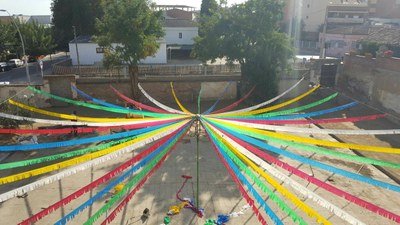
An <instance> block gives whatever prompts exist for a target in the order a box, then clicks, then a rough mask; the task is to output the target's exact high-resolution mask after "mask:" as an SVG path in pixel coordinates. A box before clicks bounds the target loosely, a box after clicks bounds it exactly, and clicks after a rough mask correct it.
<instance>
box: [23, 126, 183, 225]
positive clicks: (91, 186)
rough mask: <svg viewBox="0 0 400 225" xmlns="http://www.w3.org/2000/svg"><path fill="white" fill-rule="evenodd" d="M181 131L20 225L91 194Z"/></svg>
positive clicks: (170, 135) (26, 224) (25, 224)
mask: <svg viewBox="0 0 400 225" xmlns="http://www.w3.org/2000/svg"><path fill="white" fill-rule="evenodd" d="M178 131H179V130H175V131H174V132H172V133H171V134H169V135H168V136H166V137H164V138H163V139H162V140H160V141H159V142H157V143H155V144H153V145H152V146H151V147H149V148H147V149H146V150H145V151H143V152H141V153H139V154H138V155H136V156H134V157H133V158H132V159H130V160H128V161H126V162H125V163H123V164H121V165H119V166H118V167H117V168H115V169H113V170H111V171H110V172H108V173H107V174H105V175H103V176H102V177H100V178H98V179H96V180H95V181H93V182H92V183H90V184H88V185H86V186H85V187H83V188H81V189H79V190H77V191H75V192H74V193H72V194H70V195H68V196H67V197H65V198H63V199H62V200H60V201H58V202H56V203H54V204H53V205H51V206H49V207H47V208H46V209H43V210H42V211H40V212H38V213H36V214H35V215H33V216H31V217H29V218H28V219H26V220H24V221H23V222H21V223H20V225H28V224H31V223H35V222H37V221H39V220H41V219H43V218H44V217H45V216H47V215H48V214H49V213H51V212H53V211H55V210H57V209H58V208H60V207H62V206H65V205H67V204H69V203H70V202H71V201H73V200H75V199H77V198H78V197H80V196H82V195H83V194H85V193H87V192H89V191H90V190H93V189H94V188H96V187H98V186H99V185H101V184H103V183H105V182H107V181H109V180H110V179H112V178H113V177H115V176H116V175H117V174H119V173H121V172H122V171H124V170H126V169H127V168H128V167H130V166H132V165H133V164H134V163H136V162H138V161H140V160H142V159H143V158H144V157H145V156H147V155H149V154H150V153H151V152H153V151H154V150H155V149H156V148H158V147H159V146H161V145H162V144H164V143H166V142H167V140H168V139H170V138H172V137H173V136H174V135H175V134H176V133H177V132H178Z"/></svg>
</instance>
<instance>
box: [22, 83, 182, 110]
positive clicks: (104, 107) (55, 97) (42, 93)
mask: <svg viewBox="0 0 400 225" xmlns="http://www.w3.org/2000/svg"><path fill="white" fill-rule="evenodd" d="M29 90H31V91H33V92H36V93H38V94H41V95H44V96H47V97H49V98H53V99H56V100H59V101H63V102H67V103H71V104H74V105H79V106H84V107H87V108H92V109H98V110H103V111H108V112H114V113H122V114H127V113H135V114H137V115H141V116H149V117H171V116H174V115H171V114H161V113H153V112H143V111H140V110H133V109H125V108H122V109H115V108H110V107H106V106H99V105H95V104H89V103H85V102H79V101H74V100H71V99H67V98H63V97H60V96H56V95H53V94H50V93H47V92H43V91H40V90H38V89H36V88H33V87H29Z"/></svg>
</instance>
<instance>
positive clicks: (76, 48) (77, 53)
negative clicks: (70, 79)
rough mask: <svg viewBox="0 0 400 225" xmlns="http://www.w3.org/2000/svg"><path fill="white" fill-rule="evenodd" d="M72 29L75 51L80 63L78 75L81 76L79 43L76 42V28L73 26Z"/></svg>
mask: <svg viewBox="0 0 400 225" xmlns="http://www.w3.org/2000/svg"><path fill="white" fill-rule="evenodd" d="M72 28H73V29H74V42H75V50H76V60H77V61H78V75H80V73H81V63H80V61H79V52H78V43H77V40H76V27H75V26H72Z"/></svg>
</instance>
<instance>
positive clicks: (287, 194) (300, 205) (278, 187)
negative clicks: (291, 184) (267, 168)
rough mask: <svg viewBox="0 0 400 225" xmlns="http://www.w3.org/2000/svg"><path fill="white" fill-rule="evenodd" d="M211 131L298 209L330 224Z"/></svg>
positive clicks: (319, 221)
mask: <svg viewBox="0 0 400 225" xmlns="http://www.w3.org/2000/svg"><path fill="white" fill-rule="evenodd" d="M212 132H213V133H214V134H215V135H216V136H217V137H218V138H219V139H220V140H221V141H222V142H223V143H224V144H225V145H226V146H227V147H228V148H229V150H230V151H232V152H233V153H234V154H235V155H236V156H237V157H238V158H240V159H241V160H242V161H243V162H244V163H245V164H246V165H247V166H250V167H251V168H252V169H253V170H254V171H256V172H257V173H258V174H259V175H261V176H262V177H263V178H264V179H265V180H266V181H267V182H268V183H270V184H271V185H272V187H274V188H275V189H276V190H278V191H279V192H280V193H281V194H282V195H283V196H285V197H286V198H287V199H288V200H290V201H291V202H292V203H293V204H294V205H296V206H297V207H298V208H299V209H301V210H302V211H303V212H305V213H306V214H307V215H308V216H309V217H311V218H315V219H316V221H317V222H318V223H322V224H331V223H330V222H329V221H328V220H327V219H326V218H325V217H323V216H321V215H320V214H319V213H318V212H317V211H315V210H314V209H313V208H311V207H310V206H308V205H307V204H305V203H304V202H302V201H301V200H300V199H298V198H297V197H296V196H295V195H294V194H293V193H291V192H290V191H288V190H287V189H286V188H284V187H283V186H282V185H280V184H279V183H278V182H277V181H276V180H274V179H273V178H272V177H271V176H269V175H268V174H266V173H265V172H264V171H263V170H262V169H260V168H259V167H258V166H257V165H255V164H254V163H253V162H252V161H251V160H249V159H248V158H247V157H246V156H244V155H243V154H242V153H241V152H239V151H238V150H236V148H235V147H234V146H233V145H232V144H230V143H229V142H228V141H226V140H225V139H224V138H222V137H221V136H220V135H219V134H217V133H216V132H215V131H214V130H213V129H212Z"/></svg>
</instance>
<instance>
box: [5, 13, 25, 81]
mask: <svg viewBox="0 0 400 225" xmlns="http://www.w3.org/2000/svg"><path fill="white" fill-rule="evenodd" d="M0 12H6V13H7V14H8V16H9V17H10V18H11V23H12V24H13V25H14V26H15V28H16V29H17V31H18V35H19V38H20V39H21V44H22V54H23V55H24V63H25V73H26V80H27V82H28V85H30V84H31V76H30V75H29V65H28V57H27V56H26V54H25V43H24V39H23V38H22V34H21V31H20V30H19V27H18V25H17V23H16V22H15V21H14V17H13V16H11V14H10V12H8V11H7V10H5V9H0Z"/></svg>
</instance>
